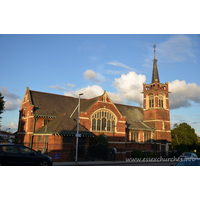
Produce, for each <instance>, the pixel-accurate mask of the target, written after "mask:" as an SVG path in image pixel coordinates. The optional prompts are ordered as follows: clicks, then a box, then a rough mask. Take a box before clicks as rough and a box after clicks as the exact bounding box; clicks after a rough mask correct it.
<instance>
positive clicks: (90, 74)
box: [84, 69, 106, 83]
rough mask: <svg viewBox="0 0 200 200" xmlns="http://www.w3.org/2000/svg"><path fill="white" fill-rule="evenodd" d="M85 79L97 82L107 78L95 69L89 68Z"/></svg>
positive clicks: (85, 73)
mask: <svg viewBox="0 0 200 200" xmlns="http://www.w3.org/2000/svg"><path fill="white" fill-rule="evenodd" d="M84 76H85V79H87V80H90V81H95V82H96V83H101V82H103V81H105V80H106V79H105V78H104V76H102V75H101V74H98V73H95V72H94V71H93V70H91V69H88V70H86V71H85V72H84Z"/></svg>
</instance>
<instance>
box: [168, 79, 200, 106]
mask: <svg viewBox="0 0 200 200" xmlns="http://www.w3.org/2000/svg"><path fill="white" fill-rule="evenodd" d="M169 90H170V91H171V92H172V93H171V94H169V105H170V109H176V108H181V107H190V106H191V105H192V103H191V101H193V102H196V103H200V95H199V94H200V87H199V86H198V85H197V84H196V83H188V84H186V82H185V81H179V80H175V81H172V82H171V83H169Z"/></svg>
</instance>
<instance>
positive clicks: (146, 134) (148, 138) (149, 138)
mask: <svg viewBox="0 0 200 200" xmlns="http://www.w3.org/2000/svg"><path fill="white" fill-rule="evenodd" d="M144 142H151V133H149V132H145V133H144Z"/></svg>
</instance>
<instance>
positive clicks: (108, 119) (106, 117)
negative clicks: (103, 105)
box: [91, 109, 116, 132]
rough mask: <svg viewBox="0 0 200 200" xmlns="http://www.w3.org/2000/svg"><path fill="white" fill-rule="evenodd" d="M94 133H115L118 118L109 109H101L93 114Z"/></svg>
mask: <svg viewBox="0 0 200 200" xmlns="http://www.w3.org/2000/svg"><path fill="white" fill-rule="evenodd" d="M91 118H92V131H99V132H101V131H103V132H104V131H106V132H113V131H115V120H116V117H115V116H114V115H113V114H112V113H111V112H110V111H108V110H107V109H100V110H98V111H96V112H95V113H94V114H92V117H91Z"/></svg>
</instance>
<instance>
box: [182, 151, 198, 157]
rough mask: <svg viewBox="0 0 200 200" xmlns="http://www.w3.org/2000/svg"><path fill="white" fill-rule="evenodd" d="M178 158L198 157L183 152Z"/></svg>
mask: <svg viewBox="0 0 200 200" xmlns="http://www.w3.org/2000/svg"><path fill="white" fill-rule="evenodd" d="M179 158H198V156H197V155H196V154H195V153H192V152H183V153H182V154H181V155H180V156H179Z"/></svg>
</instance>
